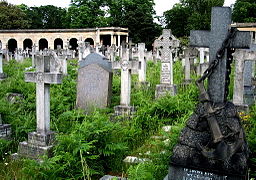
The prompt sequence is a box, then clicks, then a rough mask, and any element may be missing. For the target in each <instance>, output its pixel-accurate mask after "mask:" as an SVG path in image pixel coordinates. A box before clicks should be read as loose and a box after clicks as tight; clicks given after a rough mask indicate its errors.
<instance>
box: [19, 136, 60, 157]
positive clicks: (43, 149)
mask: <svg viewBox="0 0 256 180" xmlns="http://www.w3.org/2000/svg"><path fill="white" fill-rule="evenodd" d="M54 139H55V133H54V132H52V131H50V132H48V133H46V134H40V133H38V132H31V133H28V141H24V142H20V144H19V148H18V155H19V156H20V157H26V158H32V159H40V157H41V156H44V155H46V156H48V157H50V156H51V154H52V148H53V142H54Z"/></svg>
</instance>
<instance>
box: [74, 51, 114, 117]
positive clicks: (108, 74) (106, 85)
mask: <svg viewBox="0 0 256 180" xmlns="http://www.w3.org/2000/svg"><path fill="white" fill-rule="evenodd" d="M112 78H113V73H112V65H111V62H109V61H108V59H106V58H105V57H104V56H102V55H100V54H97V53H91V54H89V55H88V56H86V58H85V59H84V60H83V61H81V62H80V63H79V70H78V82H77V99H76V105H77V107H78V108H81V109H84V110H85V111H87V112H91V111H93V110H94V108H105V107H107V106H108V105H110V101H111V95H112Z"/></svg>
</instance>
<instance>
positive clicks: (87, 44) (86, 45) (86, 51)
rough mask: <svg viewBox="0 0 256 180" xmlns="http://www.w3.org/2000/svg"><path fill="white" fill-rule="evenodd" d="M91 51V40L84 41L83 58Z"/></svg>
mask: <svg viewBox="0 0 256 180" xmlns="http://www.w3.org/2000/svg"><path fill="white" fill-rule="evenodd" d="M90 53H91V45H90V43H89V42H85V43H84V52H83V59H84V58H86V56H88V55H89V54H90Z"/></svg>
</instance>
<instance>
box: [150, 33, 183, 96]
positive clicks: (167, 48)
mask: <svg viewBox="0 0 256 180" xmlns="http://www.w3.org/2000/svg"><path fill="white" fill-rule="evenodd" d="M155 45H156V47H158V48H159V50H160V52H161V66H162V67H161V79H160V83H161V84H158V85H157V86H156V93H155V96H156V98H159V97H161V96H164V95H166V94H169V95H172V96H174V95H175V94H176V91H177V90H176V85H174V84H173V60H172V48H174V47H178V46H179V40H177V39H176V38H174V37H173V36H171V30H170V29H164V30H163V34H162V36H161V38H160V39H158V40H157V41H156V42H155Z"/></svg>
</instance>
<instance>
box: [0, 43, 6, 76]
mask: <svg viewBox="0 0 256 180" xmlns="http://www.w3.org/2000/svg"><path fill="white" fill-rule="evenodd" d="M5 78H6V74H5V73H4V72H3V50H2V43H0V80H3V79H5Z"/></svg>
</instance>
